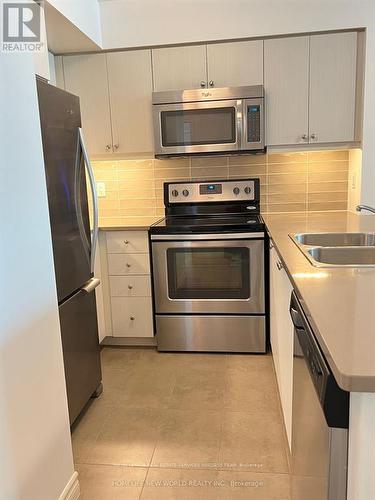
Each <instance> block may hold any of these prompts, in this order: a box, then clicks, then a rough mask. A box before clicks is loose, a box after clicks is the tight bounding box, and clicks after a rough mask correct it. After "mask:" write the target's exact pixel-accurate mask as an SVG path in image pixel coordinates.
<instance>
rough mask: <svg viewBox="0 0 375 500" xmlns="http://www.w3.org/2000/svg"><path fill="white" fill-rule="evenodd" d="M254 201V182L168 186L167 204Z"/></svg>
mask: <svg viewBox="0 0 375 500" xmlns="http://www.w3.org/2000/svg"><path fill="white" fill-rule="evenodd" d="M254 200H256V192H255V182H254V180H251V179H248V180H243V179H241V180H238V181H236V180H234V181H213V182H208V181H207V182H186V183H175V184H169V186H168V203H200V202H210V201H211V202H223V201H254Z"/></svg>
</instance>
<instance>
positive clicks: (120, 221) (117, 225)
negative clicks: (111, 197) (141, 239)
mask: <svg viewBox="0 0 375 500" xmlns="http://www.w3.org/2000/svg"><path fill="white" fill-rule="evenodd" d="M160 219H162V217H160V216H159V217H156V216H155V217H115V218H113V219H107V220H106V219H104V220H100V219H99V229H100V230H101V231H147V230H148V228H149V227H150V226H151V225H152V224H154V222H157V221H158V220H160Z"/></svg>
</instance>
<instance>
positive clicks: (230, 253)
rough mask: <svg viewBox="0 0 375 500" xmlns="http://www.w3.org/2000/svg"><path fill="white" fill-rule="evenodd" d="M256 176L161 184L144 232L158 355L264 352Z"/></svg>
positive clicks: (262, 272)
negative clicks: (156, 217) (158, 209)
mask: <svg viewBox="0 0 375 500" xmlns="http://www.w3.org/2000/svg"><path fill="white" fill-rule="evenodd" d="M259 201H260V186H259V179H238V180H235V181H234V180H231V181H229V180H224V181H213V182H210V181H200V182H173V183H165V184H164V205H165V218H164V219H162V220H161V221H159V222H157V223H155V224H154V225H153V226H151V228H150V240H151V255H152V275H153V299H154V313H155V327H156V335H157V344H158V349H159V351H221V352H265V351H266V306H265V302H266V301H265V279H264V275H265V264H264V263H265V244H264V238H265V228H264V223H263V221H262V219H261V216H260V213H259V212H260V208H259Z"/></svg>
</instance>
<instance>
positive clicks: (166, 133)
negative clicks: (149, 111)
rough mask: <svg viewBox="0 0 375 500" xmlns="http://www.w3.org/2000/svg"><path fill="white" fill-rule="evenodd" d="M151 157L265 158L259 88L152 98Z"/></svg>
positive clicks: (186, 92)
mask: <svg viewBox="0 0 375 500" xmlns="http://www.w3.org/2000/svg"><path fill="white" fill-rule="evenodd" d="M152 107H153V122H154V139H155V157H156V158H159V157H164V156H178V155H183V156H186V155H191V154H195V155H196V154H201V155H208V154H215V153H216V154H230V153H234V154H238V153H246V152H249V153H255V152H259V153H264V152H265V140H264V129H265V128H264V90H263V86H262V85H254V86H251V87H224V88H217V89H216V88H212V89H196V90H180V91H170V92H154V93H153V94H152Z"/></svg>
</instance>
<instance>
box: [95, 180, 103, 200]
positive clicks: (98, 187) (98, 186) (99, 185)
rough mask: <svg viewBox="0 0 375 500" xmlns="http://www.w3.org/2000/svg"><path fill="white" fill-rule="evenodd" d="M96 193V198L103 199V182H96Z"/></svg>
mask: <svg viewBox="0 0 375 500" xmlns="http://www.w3.org/2000/svg"><path fill="white" fill-rule="evenodd" d="M96 191H97V193H98V198H105V182H97V183H96Z"/></svg>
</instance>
